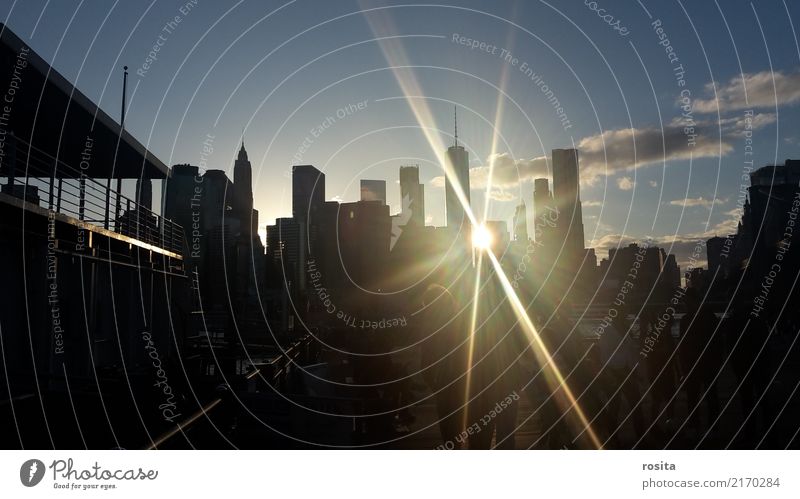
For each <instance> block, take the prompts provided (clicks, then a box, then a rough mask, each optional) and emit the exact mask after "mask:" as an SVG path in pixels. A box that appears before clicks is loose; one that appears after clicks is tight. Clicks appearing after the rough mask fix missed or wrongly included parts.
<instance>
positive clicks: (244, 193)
mask: <svg viewBox="0 0 800 499" xmlns="http://www.w3.org/2000/svg"><path fill="white" fill-rule="evenodd" d="M231 205H232V206H233V211H234V216H236V217H237V218H238V219H239V220H240V221H241V223H242V231H243V232H244V231H247V230H249V231H250V233H251V234H256V233H258V229H257V225H258V218H257V217H256V216H255V213H254V212H253V168H252V166H250V160H248V159H247V151H246V150H245V148H244V140H242V147H241V148H240V149H239V155H238V156H237V157H236V162H235V163H234V164H233V202H232V203H231Z"/></svg>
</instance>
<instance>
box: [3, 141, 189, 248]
mask: <svg viewBox="0 0 800 499" xmlns="http://www.w3.org/2000/svg"><path fill="white" fill-rule="evenodd" d="M15 146H16V147H14V155H13V156H12V157H11V158H9V159H10V161H9V162H8V163H9V164H7V165H6V166H5V168H4V171H3V174H4V175H6V176H7V179H8V182H7V184H6V185H3V187H2V189H3V193H5V194H10V195H13V196H15V197H18V198H20V199H24V200H25V201H28V202H30V203H33V204H37V205H39V206H41V207H43V208H45V209H49V210H51V211H53V212H55V213H61V214H64V215H67V216H70V217H73V218H76V219H78V220H80V221H82V222H86V223H90V224H92V225H96V226H98V227H102V228H104V229H108V230H112V231H114V232H117V233H119V234H122V235H125V236H128V237H131V238H133V239H137V240H139V241H141V242H144V243H146V244H150V245H152V246H155V247H158V248H162V249H165V250H168V251H171V252H174V253H177V254H182V253H183V242H184V241H183V228H182V227H181V226H180V225H178V224H176V223H175V222H173V221H172V220H169V219H166V218H164V217H162V216H160V215H157V214H156V213H154V212H153V211H152V210H150V209H149V208H148V207H145V206H142V205H140V204H138V203H137V202H136V201H134V200H133V199H130V198H128V197H126V196H124V195H122V193H121V192H120V190H121V180H120V179H116V180H115V183H116V185H112V182H114V179H110V178H109V179H102V180H98V179H95V178H91V177H87V176H86V175H85V173H84V172H83V171H82V170H80V169H76V168H74V167H72V166H70V165H68V164H66V163H64V162H63V161H57V160H56V159H55V158H53V157H52V156H50V155H48V154H47V153H44V152H43V151H40V150H38V149H36V148H35V147H31V146H30V145H29V144H27V143H26V142H25V141H23V140H20V139H19V138H16V144H15ZM56 171H58V175H56Z"/></svg>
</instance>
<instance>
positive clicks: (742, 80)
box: [694, 71, 800, 113]
mask: <svg viewBox="0 0 800 499" xmlns="http://www.w3.org/2000/svg"><path fill="white" fill-rule="evenodd" d="M715 86H716V85H715V84H714V83H713V82H712V83H708V84H707V85H706V87H705V90H706V93H708V94H710V95H711V97H710V98H708V99H697V100H695V101H694V110H695V111H696V112H698V113H716V112H717V109H718V107H717V106H719V109H720V110H721V111H723V112H730V111H738V110H742V109H755V108H774V107H775V106H776V105H777V106H782V105H790V104H795V103H797V102H798V101H800V73H797V72H795V73H785V72H783V71H774V72H772V71H761V72H759V73H745V74H744V75H738V76H735V77H733V78H731V79H730V80H729V81H728V83H727V84H725V85H722V86H720V87H719V88H717V93H716V99H715V98H714V97H713V94H714V88H715Z"/></svg>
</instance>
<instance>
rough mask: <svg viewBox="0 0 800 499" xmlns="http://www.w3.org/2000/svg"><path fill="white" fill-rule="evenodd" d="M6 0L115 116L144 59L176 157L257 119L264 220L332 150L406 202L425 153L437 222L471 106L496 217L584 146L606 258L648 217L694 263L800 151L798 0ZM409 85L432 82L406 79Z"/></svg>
mask: <svg viewBox="0 0 800 499" xmlns="http://www.w3.org/2000/svg"><path fill="white" fill-rule="evenodd" d="M1 5H2V9H0V16H2V18H3V19H4V22H5V23H6V24H7V25H8V26H9V27H10V28H11V29H13V30H14V31H15V32H16V33H17V35H18V36H20V37H21V38H23V39H24V40H26V41H27V42H28V43H29V44H30V45H31V46H32V47H33V48H34V50H36V51H37V52H38V53H39V54H40V55H41V56H42V57H44V58H45V60H48V61H50V62H51V63H52V64H53V66H54V67H55V68H56V69H57V70H58V71H60V72H61V73H62V74H63V75H64V76H65V77H67V78H68V79H69V80H70V81H72V82H75V83H76V85H77V87H78V88H79V89H80V90H82V91H83V92H84V93H85V94H86V95H88V96H89V97H90V98H91V99H93V100H94V101H96V102H99V103H100V105H101V106H102V107H103V108H104V109H106V111H107V112H108V113H109V114H110V115H112V116H114V117H117V116H118V114H119V102H120V93H121V85H120V79H121V74H120V70H121V67H122V66H123V65H128V66H129V68H130V80H129V89H130V90H129V97H130V104H129V113H128V116H127V120H126V122H127V128H128V129H129V130H130V131H131V133H133V134H134V136H136V137H137V138H138V139H139V140H140V141H141V142H142V143H145V144H146V145H147V147H148V148H149V149H150V150H152V151H153V152H154V153H156V155H157V156H159V157H160V158H161V159H162V160H163V161H164V162H165V163H168V164H175V163H193V164H198V163H199V161H200V158H201V153H202V146H203V142H204V141H205V140H206V137H207V135H209V134H210V135H213V136H214V139H213V144H214V152H213V154H211V156H210V157H209V158H208V159H207V164H208V166H209V168H216V169H224V170H228V171H229V172H230V171H231V169H232V165H233V159H234V157H235V154H236V151H237V149H238V142H239V140H240V137H241V135H242V132H243V130H244V137H245V142H246V146H247V150H248V153H249V156H250V159H251V161H252V163H253V169H254V179H253V185H254V191H255V205H256V208H258V209H259V210H260V213H261V220H260V224H261V225H262V226H263V225H265V224H267V223H271V222H272V220H274V218H276V217H279V216H287V215H289V214H290V213H291V197H290V194H289V193H290V185H291V184H290V178H289V177H288V172H289V170H290V167H291V164H292V163H293V160H295V161H296V160H297V159H299V160H300V162H302V163H310V164H314V165H316V166H317V167H319V168H321V169H324V171H325V173H326V174H327V196H326V197H327V198H328V199H340V200H344V201H353V200H356V199H357V198H358V196H359V182H358V181H359V179H361V178H370V179H385V180H387V191H388V201H389V203H390V204H391V205H392V206H393V210H392V211H393V212H395V211H397V210H398V209H399V204H400V199H399V185H398V184H397V183H396V181H397V171H398V168H399V166H400V165H404V164H419V165H420V168H421V173H420V178H421V180H422V181H423V182H425V183H426V208H427V210H428V218H429V223H431V224H434V225H442V224H443V220H444V189H443V188H442V187H441V185H442V181H441V175H442V172H441V170H440V168H439V166H438V160H437V153H436V152H435V151H434V150H433V149H432V148H431V144H430V143H431V138H430V137H431V135H435V136H436V137H438V138H439V143H441V144H445V145H449V144H450V143H451V142H452V137H451V134H452V131H453V124H452V112H453V106H454V105H457V106H458V108H459V140H460V142H462V143H463V144H464V145H465V146H466V147H467V148H468V150H469V151H470V158H471V160H472V169H473V171H472V178H473V205H474V208H475V209H476V210H477V211H479V212H480V211H482V206H483V202H484V199H485V194H484V192H485V184H486V173H487V168H486V166H487V165H488V164H489V159H490V156H491V155H492V153H494V154H495V156H494V157H495V163H494V164H495V172H496V177H495V180H494V182H493V185H494V187H493V190H492V193H491V195H490V198H491V200H490V210H489V213H490V218H493V219H502V220H510V218H511V216H512V215H513V212H514V207H515V205H516V204H517V203H518V200H519V199H520V198H522V199H524V200H525V201H526V204H528V205H529V206H530V204H531V196H532V189H533V184H532V179H533V178H534V177H538V176H546V175H547V173H546V171H547V163H546V161H545V160H543V158H544V157H546V156H549V153H550V150H551V149H553V148H563V147H572V146H573V145H575V146H576V147H579V149H580V150H581V168H582V177H583V179H582V184H583V185H582V190H581V198H582V200H583V201H584V222H585V230H586V242H587V245H594V246H597V247H598V248H600V250H599V253H600V255H601V256H604V255H605V249H607V248H608V247H610V246H615V245H616V244H619V242H620V241H622V243H623V244H626V243H627V242H628V240H637V239H639V240H641V239H643V238H645V237H648V236H649V237H652V238H654V239H655V240H656V241H658V242H659V243H660V244H661V245H662V246H665V247H670V245H671V244H674V246H673V252H675V253H676V254H677V255H678V260H679V261H681V262H685V261H686V259H687V255H688V252H689V251H690V250H691V246H693V245H694V241H695V240H697V239H701V238H704V237H708V236H710V235H713V234H715V233H716V234H720V235H724V234H726V233H728V232H730V231H731V230H732V229H733V228H734V227H735V220H736V219H737V218H738V212H737V210H736V209H737V199H738V197H739V192H740V185H741V175H742V173H743V171H744V168H745V166H746V163H745V161H748V160H750V159H752V161H753V162H754V165H755V166H763V165H765V164H772V163H774V162H779V163H783V161H784V160H785V159H786V158H800V150H798V149H800V131H799V130H798V128H797V126H796V125H797V124H798V107H799V106H798V102H800V74H799V73H798V70H799V69H800V50H798V44H797V41H796V39H795V36H794V31H795V30H796V29H797V28H796V27H795V26H794V24H797V21H798V20H800V17H798V16H800V6H798V5H796V4H792V3H790V2H787V3H786V4H784V2H783V1H782V0H777V1H773V0H766V1H759V2H753V3H752V4H751V3H750V2H746V1H739V0H730V1H724V2H722V1H720V2H719V3H715V2H714V1H712V0H700V1H682V2H678V1H669V0H667V1H658V2H656V1H644V0H643V1H642V2H641V3H640V2H637V1H636V0H630V1H628V0H614V1H612V0H599V1H597V2H588V1H586V2H584V1H577V0H576V1H569V2H565V1H559V2H556V1H551V2H543V1H526V2H521V1H520V2H512V1H491V2H489V1H483V2H479V1H448V2H443V3H442V4H440V5H425V6H423V5H411V4H407V3H403V2H393V1H383V2H370V1H361V2H359V1H346V0H342V1H326V2H322V1H309V0H297V1H295V2H288V3H286V2H266V1H264V2H239V3H235V2H209V1H206V0H197V1H196V3H192V2H191V1H190V0H185V1H178V2H173V1H159V2H158V3H155V2H154V3H152V4H150V3H148V2H121V1H120V2H116V3H112V2H108V1H99V0H91V1H84V2H78V1H74V2H72V1H59V2H45V1H34V0H26V1H25V2H16V3H14V2H10V1H9V0H3V2H2V4H1ZM601 9H602V10H601ZM598 11H600V14H602V16H601V15H598ZM176 16H177V17H178V18H179V19H180V22H178V23H177V24H175V25H173V27H171V28H168V29H167V30H166V31H165V30H164V27H165V25H166V24H167V23H168V21H173V22H174V20H175V18H176ZM653 23H655V25H656V26H658V25H660V27H661V28H663V32H658V31H656V30H655V28H654V24H653ZM662 33H663V34H662ZM159 35H161V37H162V38H161V39H159ZM454 35H458V36H455V37H454ZM660 35H661V36H662V37H663V38H664V39H666V40H668V42H667V43H665V42H664V40H663V39H661V38H660ZM461 36H463V37H466V38H468V39H469V40H476V41H477V42H478V43H479V44H480V43H481V42H483V43H485V44H486V45H485V47H488V48H486V50H481V49H480V47H477V48H475V49H473V48H470V46H467V45H465V44H464V43H459V40H462V41H463V38H459V37H461ZM376 37H377V38H380V40H376ZM159 41H161V43H162V45H161V46H160V48H159V52H158V54H157V59H156V60H155V61H154V62H153V63H152V64H151V65H150V67H149V68H148V69H147V70H146V71H144V70H143V69H142V68H143V64H144V63H145V60H146V58H147V57H148V53H149V52H150V51H151V49H152V47H153V45H154V44H156V43H157V42H159ZM470 43H471V42H470ZM491 47H497V49H496V50H494V53H492V52H493V49H492V48H491ZM667 47H669V48H670V50H671V53H672V54H674V56H677V57H678V61H677V62H671V61H670V60H669V59H668V55H669V54H668V52H667ZM504 50H505V51H506V52H508V53H510V54H511V56H510V58H515V59H516V62H512V61H511V60H509V59H508V58H504V57H503V55H504V54H505V53H506V52H504ZM398 54H400V55H401V56H398ZM387 56H388V57H387ZM674 56H673V57H674ZM392 64H394V65H398V64H401V65H403V66H409V67H407V68H405V69H402V70H395V71H392V70H391V69H389V66H390V65H392ZM677 64H682V67H683V73H682V74H681V75H680V77H678V75H677V74H676V71H675V68H676V66H677ZM528 67H529V68H530V71H529V72H528V73H527V74H526V71H525V69H526V68H528ZM137 70H142V71H139V72H138V73H137ZM530 72H533V73H535V75H536V76H538V78H536V77H534V78H535V80H534V79H532V77H531V74H530ZM679 80H680V81H683V82H684V85H685V86H679V85H680V81H679ZM404 82H405V84H403V83H404ZM409 82H411V83H413V85H410V86H409V85H408V83H409ZM714 83H715V85H714ZM543 85H546V86H547V87H546V88H548V89H550V90H551V91H552V94H548V93H546V92H544V91H543V88H542V86H543ZM410 88H412V89H414V90H415V91H418V92H419V95H416V96H414V98H413V99H408V98H406V97H405V96H404V93H405V95H408V94H409V93H410V92H409V89H410ZM498 89H502V91H503V92H502V93H500V92H499V91H498ZM681 91H684V95H685V96H688V97H689V99H690V100H689V101H688V102H690V104H691V108H690V109H691V114H690V116H689V117H690V118H691V119H692V120H694V124H693V126H694V128H695V133H697V137H696V138H695V139H694V145H690V144H689V137H687V136H686V134H685V133H684V131H683V128H684V126H685V125H687V117H685V116H682V109H681V102H680V98H681ZM553 98H555V99H558V101H559V103H560V107H561V108H562V109H561V114H560V115H559V114H558V113H557V112H556V109H555V108H554V106H553V104H552V102H553V100H552V99H553ZM359 103H360V106H359ZM412 103H415V104H413V105H415V106H424V108H425V109H426V110H427V113H426V114H425V116H426V119H424V120H420V119H419V113H417V114H416V115H415V113H414V112H413V110H412V108H413V106H412ZM498 109H499V111H498ZM748 116H750V118H751V119H750V120H746V118H747V117H748ZM565 117H566V119H568V120H569V124H571V126H569V127H566V126H565V125H564V118H565ZM421 121H424V122H421ZM421 126H424V127H426V130H427V132H428V133H427V134H426V133H424V132H425V130H423V129H422V128H421ZM315 127H321V129H319V130H318V131H317V132H313V133H312V129H314V128H315ZM747 127H749V128H752V156H749V155H745V152H746V151H745V145H746V142H745V140H746V137H745V132H746V128H747ZM304 142H305V145H304ZM634 149H635V157H634ZM748 151H749V149H748ZM441 152H442V151H439V153H441ZM690 158H691V159H690Z"/></svg>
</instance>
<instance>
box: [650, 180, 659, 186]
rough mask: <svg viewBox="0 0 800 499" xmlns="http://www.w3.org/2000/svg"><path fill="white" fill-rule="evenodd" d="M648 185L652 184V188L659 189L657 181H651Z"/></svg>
mask: <svg viewBox="0 0 800 499" xmlns="http://www.w3.org/2000/svg"><path fill="white" fill-rule="evenodd" d="M648 183H649V184H650V187H658V182H656V181H655V180H651V181H650V182H648Z"/></svg>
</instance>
